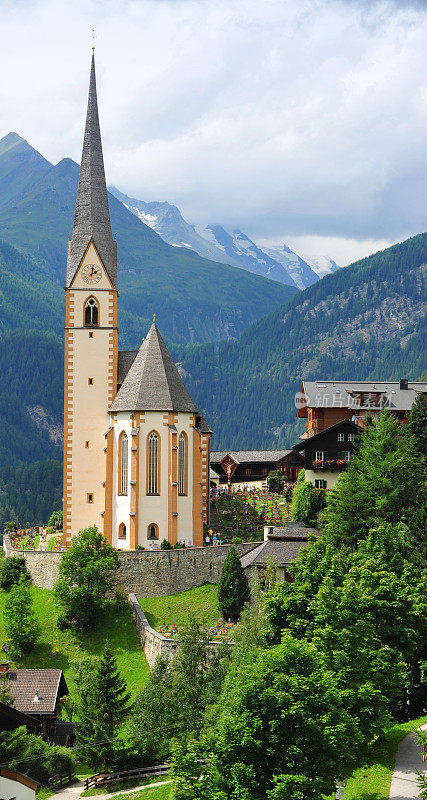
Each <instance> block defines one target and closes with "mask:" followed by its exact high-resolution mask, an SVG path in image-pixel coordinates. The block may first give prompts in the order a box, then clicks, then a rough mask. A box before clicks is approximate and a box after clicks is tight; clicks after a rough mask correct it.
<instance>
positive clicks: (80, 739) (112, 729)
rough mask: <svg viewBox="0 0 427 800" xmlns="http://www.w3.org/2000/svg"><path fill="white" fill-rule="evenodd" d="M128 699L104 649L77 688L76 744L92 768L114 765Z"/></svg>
mask: <svg viewBox="0 0 427 800" xmlns="http://www.w3.org/2000/svg"><path fill="white" fill-rule="evenodd" d="M129 699H130V695H129V694H128V692H127V691H126V683H125V681H124V680H123V678H122V677H121V675H120V674H119V672H118V669H117V662H116V659H115V657H114V655H113V652H112V650H111V648H110V647H106V649H105V651H104V654H103V656H102V657H101V659H100V660H99V662H98V663H97V664H96V665H95V666H92V669H88V670H87V673H86V679H85V680H84V681H83V684H82V685H81V687H80V703H79V718H80V724H79V725H78V726H76V735H77V744H78V745H79V747H81V749H82V752H83V756H84V758H86V759H87V760H88V761H89V763H90V764H91V766H92V767H95V768H98V767H103V769H105V770H108V767H109V766H111V765H114V762H115V760H116V758H117V754H118V751H119V749H120V745H119V733H120V726H121V724H122V723H123V720H124V718H125V716H126V714H127V712H128V710H129V709H128V702H129Z"/></svg>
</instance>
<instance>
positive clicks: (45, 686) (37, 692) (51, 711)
mask: <svg viewBox="0 0 427 800" xmlns="http://www.w3.org/2000/svg"><path fill="white" fill-rule="evenodd" d="M0 668H1V669H2V670H3V672H5V671H6V672H7V678H8V686H9V689H10V693H11V695H12V697H13V701H14V707H15V709H16V710H17V711H20V712H22V713H23V714H25V715H27V716H29V717H32V719H34V720H35V722H36V723H37V726H38V731H39V733H41V734H42V735H43V736H44V738H45V739H49V740H52V737H53V733H54V726H55V722H56V719H57V716H58V712H59V707H60V706H59V704H60V700H61V698H62V697H64V696H65V695H67V694H68V686H67V684H66V681H65V678H64V673H63V672H62V669H10V668H9V665H8V662H3V664H1V665H0Z"/></svg>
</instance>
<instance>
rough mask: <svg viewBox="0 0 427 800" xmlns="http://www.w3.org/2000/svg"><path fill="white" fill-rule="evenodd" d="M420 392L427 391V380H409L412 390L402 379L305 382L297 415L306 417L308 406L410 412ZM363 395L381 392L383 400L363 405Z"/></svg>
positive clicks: (379, 393)
mask: <svg viewBox="0 0 427 800" xmlns="http://www.w3.org/2000/svg"><path fill="white" fill-rule="evenodd" d="M420 392H423V393H426V392H427V383H425V382H422V381H408V389H401V388H400V381H322V380H319V381H303V382H302V386H301V393H300V402H299V405H298V412H297V416H306V409H307V408H349V409H354V410H355V412H356V411H357V410H358V409H363V410H368V409H372V410H373V411H375V410H378V409H380V408H389V409H390V410H392V411H393V410H394V411H410V410H411V408H412V406H413V404H414V402H415V400H416V399H417V395H418V394H419V393H420ZM360 395H365V396H366V395H372V396H374V395H380V402H379V404H378V405H369V406H368V405H367V404H362V403H360V402H359V401H358V397H360Z"/></svg>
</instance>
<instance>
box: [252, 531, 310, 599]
mask: <svg viewBox="0 0 427 800" xmlns="http://www.w3.org/2000/svg"><path fill="white" fill-rule="evenodd" d="M312 535H314V536H318V535H319V531H318V530H317V529H315V528H305V527H304V525H301V524H300V523H299V522H286V524H285V527H284V528H276V527H272V526H266V527H265V528H264V541H263V542H261V544H259V545H258V546H257V547H255V548H254V549H253V550H251V551H250V552H249V553H246V555H244V556H242V558H241V559H240V562H241V564H242V567H243V569H244V570H245V572H246V575H247V577H248V580H249V584H251V582H253V581H254V580H256V581H259V584H260V586H261V589H263V588H264V586H265V581H266V575H267V571H268V569H271V568H272V567H273V568H274V569H275V571H276V578H277V580H278V581H288V582H289V583H292V581H293V578H292V576H291V574H290V573H289V566H290V564H292V562H293V561H295V559H296V557H297V555H298V553H299V551H300V550H301V549H303V548H305V547H307V546H308V544H309V537H310V536H312Z"/></svg>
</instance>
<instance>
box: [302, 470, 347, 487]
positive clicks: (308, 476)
mask: <svg viewBox="0 0 427 800" xmlns="http://www.w3.org/2000/svg"><path fill="white" fill-rule="evenodd" d="M341 475H342V472H338V470H337V471H336V472H327V471H326V470H325V472H323V470H316V471H314V470H312V469H306V471H305V480H306V481H310V483H312V484H313V486H314V485H315V483H314V482H315V481H316V480H321V481H326V488H327V489H332V487H333V486H335V484H336V482H337V481H338V480H339V479H340V477H341Z"/></svg>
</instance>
